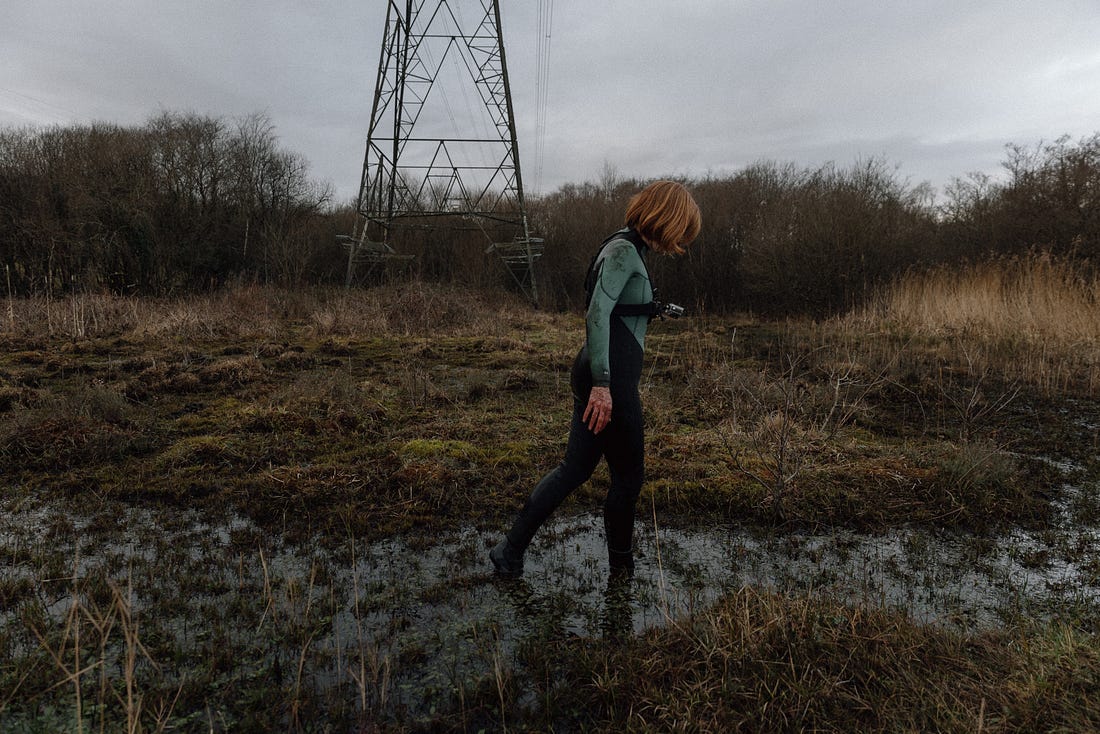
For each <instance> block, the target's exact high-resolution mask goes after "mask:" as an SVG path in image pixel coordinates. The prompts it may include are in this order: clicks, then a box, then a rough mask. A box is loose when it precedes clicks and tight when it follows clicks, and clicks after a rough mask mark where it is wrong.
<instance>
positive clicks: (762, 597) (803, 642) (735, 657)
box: [528, 588, 1100, 732]
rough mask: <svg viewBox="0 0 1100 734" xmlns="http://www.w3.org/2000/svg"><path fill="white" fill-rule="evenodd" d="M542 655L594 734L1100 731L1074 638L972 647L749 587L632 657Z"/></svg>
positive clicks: (1026, 635) (595, 645) (880, 618)
mask: <svg viewBox="0 0 1100 734" xmlns="http://www.w3.org/2000/svg"><path fill="white" fill-rule="evenodd" d="M1021 639H1026V641H1027V642H1026V643H1024V644H1021ZM538 653H539V651H537V650H536V651H534V654H532V656H531V659H529V660H528V664H529V665H531V666H532V667H535V668H536V670H538V669H549V670H552V671H554V675H555V677H556V679H557V680H560V681H562V683H561V684H560V686H559V687H557V688H555V690H554V691H553V692H552V694H550V695H551V696H552V697H553V699H554V711H555V712H556V713H558V714H561V713H562V712H568V713H567V714H566V716H567V717H568V718H567V719H566V720H567V721H569V722H570V723H571V725H572V726H576V727H578V728H583V729H585V730H591V731H638V732H641V731H865V732H878V731H945V732H947V731H952V732H954V731H958V732H962V731H971V732H972V731H999V732H1008V731H1012V732H1030V731H1092V730H1094V729H1095V728H1096V727H1097V726H1100V706H1098V705H1097V701H1096V699H1095V690H1096V688H1095V685H1096V680H1097V678H1096V676H1097V674H1098V671H1100V653H1098V651H1097V649H1096V646H1095V642H1094V639H1093V637H1092V636H1091V635H1089V634H1086V633H1082V632H1080V631H1077V630H1075V629H1074V628H1073V627H1071V626H1068V625H1060V624H1055V625H1051V626H1049V627H1042V626H1034V627H1031V628H1027V629H1018V630H1005V631H994V632H987V633H981V634H964V633H959V632H955V631H951V630H948V629H943V628H937V627H932V626H925V625H918V624H915V623H913V622H912V621H910V620H908V619H906V618H905V617H904V616H901V615H898V614H897V613H892V612H888V611H884V610H881V609H877V608H874V607H870V606H863V605H859V604H856V605H852V604H845V603H840V602H837V601H832V600H829V599H825V598H814V597H795V598H792V597H787V596H783V595H778V594H773V593H768V592H761V591H756V590H753V589H749V588H744V589H740V590H738V591H735V592H732V593H731V594H729V595H728V596H727V597H726V598H724V599H723V600H722V601H720V602H719V603H718V604H716V605H715V606H713V607H712V608H709V609H707V610H706V611H704V612H702V613H700V614H697V615H695V616H692V617H688V618H685V619H679V620H675V621H673V622H672V623H671V624H669V625H668V626H666V627H664V628H662V629H656V630H653V631H651V632H649V633H647V634H646V635H645V636H644V637H642V638H640V639H637V640H635V641H634V642H633V643H630V644H608V643H607V642H603V641H598V640H588V639H578V640H574V641H571V643H570V645H569V650H568V653H567V654H561V652H560V651H557V652H556V653H551V654H538ZM555 721H556V722H558V723H559V724H560V722H561V721H562V720H561V719H560V718H558V719H555ZM547 723H548V722H547Z"/></svg>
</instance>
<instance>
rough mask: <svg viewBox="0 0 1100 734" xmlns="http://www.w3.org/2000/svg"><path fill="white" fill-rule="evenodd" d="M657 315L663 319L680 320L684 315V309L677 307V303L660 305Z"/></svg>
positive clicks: (658, 305)
mask: <svg viewBox="0 0 1100 734" xmlns="http://www.w3.org/2000/svg"><path fill="white" fill-rule="evenodd" d="M657 315H658V316H660V317H661V318H665V317H668V318H670V319H678V318H680V317H681V316H683V315H684V307H683V306H677V305H676V304H675V303H659V302H658V304H657Z"/></svg>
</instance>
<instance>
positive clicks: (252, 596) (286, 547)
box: [0, 487, 1100, 712]
mask: <svg viewBox="0 0 1100 734" xmlns="http://www.w3.org/2000/svg"><path fill="white" fill-rule="evenodd" d="M1081 491H1095V487H1091V488H1087V489H1086V488H1081V487H1077V488H1072V487H1070V488H1066V489H1065V491H1064V492H1063V493H1062V494H1063V504H1061V505H1059V508H1058V513H1057V516H1058V522H1059V523H1061V525H1060V527H1058V528H1057V530H1056V531H1051V530H1046V531H1043V532H1029V531H1023V530H1014V531H1012V532H1010V533H1007V534H1006V535H1003V536H1001V537H996V538H992V539H989V538H976V537H974V536H970V535H966V534H951V533H943V532H935V531H930V530H926V529H919V528H902V529H898V530H893V531H891V532H888V533H884V534H881V535H864V534H858V533H852V532H849V531H842V530H841V531H833V532H828V533H820V534H804V533H785V534H762V533H754V532H750V531H747V530H745V529H743V528H740V527H737V526H712V527H706V528H691V529H688V528H673V527H664V526H661V525H660V524H658V525H656V526H655V525H654V523H653V520H652V518H650V520H649V521H648V522H646V521H644V519H640V521H639V524H638V527H637V532H636V541H637V547H638V554H637V570H636V573H635V576H634V578H633V579H632V580H631V581H630V582H628V583H626V584H622V583H609V580H608V576H607V565H606V563H607V562H606V552H605V549H604V540H603V528H602V521H601V519H600V518H599V517H598V516H596V515H579V516H577V515H574V516H571V517H565V516H563V517H561V518H559V519H556V520H555V521H553V522H552V523H551V524H549V525H548V526H547V527H545V528H543V530H542V531H541V532H540V533H539V535H538V536H537V537H536V540H535V542H534V544H533V545H532V547H531V549H530V550H529V552H528V554H527V558H526V573H525V574H524V576H523V577H522V579H520V580H516V581H504V580H499V579H496V578H494V577H493V576H492V574H491V573H490V568H491V566H490V564H489V562H488V559H487V550H488V548H489V546H491V545H492V544H493V543H495V542H496V540H497V536H496V535H495V534H486V533H483V532H479V531H477V530H474V529H468V530H466V531H463V532H460V533H457V534H454V535H451V536H448V537H446V538H439V539H425V538H411V539H388V540H384V541H381V542H377V543H372V544H361V543H355V542H353V541H351V540H350V539H349V540H347V541H344V542H342V543H335V544H329V547H328V548H322V547H320V546H317V547H304V546H300V545H290V544H288V543H285V542H282V541H280V540H279V539H278V538H277V537H272V536H271V534H270V533H267V532H264V531H261V530H260V529H259V528H257V527H255V526H254V525H253V524H252V523H251V522H250V521H248V520H247V519H245V518H241V517H238V516H233V515H224V516H221V517H212V516H211V515H210V514H209V513H201V512H197V511H186V512H181V511H178V510H167V509H149V508H138V507H124V506H117V505H112V506H108V505H104V506H102V507H100V508H98V509H97V510H95V511H87V512H83V513H82V512H80V511H74V510H73V509H72V508H68V509H66V510H65V511H64V512H61V511H60V508H58V507H51V506H48V505H40V506H37V507H30V506H28V505H27V504H23V505H18V504H16V503H14V502H12V501H5V502H3V503H0V551H3V552H2V554H0V558H2V559H3V562H2V564H0V583H2V584H5V585H7V586H8V587H9V588H10V587H13V586H15V585H17V584H18V583H19V582H20V580H23V579H28V580H30V581H31V583H32V585H33V593H32V594H28V595H25V596H24V598H23V599H22V600H21V601H20V602H19V603H18V604H12V605H9V607H8V608H7V609H4V610H0V622H2V624H3V625H5V626H13V627H14V626H18V625H19V623H20V622H19V619H20V616H19V608H20V606H21V605H26V604H35V603H39V604H41V605H42V606H43V608H44V609H46V610H47V613H48V614H50V615H52V616H54V617H55V618H58V619H60V618H61V617H62V616H64V614H65V612H66V610H67V609H69V607H70V606H71V599H72V596H73V593H72V590H73V588H74V587H75V586H77V585H79V583H80V581H79V580H80V579H88V578H93V577H96V578H103V579H106V578H109V579H112V580H113V581H114V583H115V584H116V585H117V586H118V587H124V588H126V589H127V590H128V593H130V594H131V595H132V596H131V598H132V600H133V609H134V610H135V614H136V616H137V617H138V618H142V619H144V620H145V621H144V623H145V625H146V627H145V628H146V629H150V628H151V629H154V630H156V634H158V635H164V634H170V635H171V636H172V637H173V638H175V641H176V644H177V646H178V648H179V649H180V650H188V651H190V650H197V651H203V650H206V651H207V652H205V653H202V654H207V655H209V654H211V653H210V652H209V651H210V650H212V649H216V648H211V647H209V646H210V645H211V644H212V643H210V640H211V639H217V640H218V643H217V644H218V645H221V646H225V647H228V648H230V649H233V650H237V651H239V653H238V654H239V655H240V657H241V665H242V668H243V669H242V670H240V671H236V672H237V674H240V675H247V674H257V672H258V671H259V672H262V671H267V670H269V669H278V670H279V671H280V676H281V675H282V674H283V672H282V671H293V674H294V676H295V681H296V683H295V684H296V685H300V686H307V687H309V688H311V689H313V690H316V691H322V692H324V691H328V692H333V691H336V692H337V694H336V695H340V696H343V697H345V698H347V697H349V696H350V697H356V696H357V697H358V698H359V699H360V701H359V704H360V705H362V706H364V707H366V706H369V707H371V708H372V709H373V710H376V711H381V712H392V711H404V712H418V711H420V712H426V711H428V710H430V708H431V706H433V705H436V704H437V703H439V702H443V701H453V700H454V699H455V697H456V696H459V697H461V696H462V695H464V692H465V691H469V690H470V689H471V688H472V687H474V686H476V685H477V683H478V681H480V680H484V679H485V678H486V676H493V675H497V674H498V673H500V671H503V670H508V669H510V668H511V666H512V662H513V658H514V655H515V653H516V650H517V649H518V648H519V646H521V645H524V644H552V643H553V641H554V640H561V639H564V638H568V637H570V636H576V635H582V636H600V635H623V634H629V633H630V632H640V631H642V630H645V629H647V628H650V627H654V626H659V625H662V624H664V623H666V621H667V620H668V619H670V618H680V617H683V616H684V615H687V614H691V613H692V612H693V611H695V610H699V609H701V608H703V607H705V606H707V605H708V604H710V603H712V602H713V601H715V600H716V599H718V598H719V597H720V596H721V595H722V594H724V593H726V592H728V591H730V590H734V589H738V588H741V587H743V586H750V587H755V588H764V589H770V590H776V591H779V592H781V593H790V594H796V595H804V594H816V595H822V596H828V597H831V598H835V599H839V600H842V601H844V602H846V603H853V604H867V605H873V606H880V607H886V608H890V609H897V610H902V611H903V612H904V613H906V614H908V615H909V616H911V617H912V618H914V619H915V620H918V621H921V622H926V623H930V624H943V625H950V626H958V627H962V628H965V629H975V628H983V627H991V626H992V627H995V626H999V625H1002V624H1005V623H1007V622H1010V621H1011V620H1013V619H1015V618H1018V617H1019V616H1021V615H1023V616H1027V617H1035V616H1039V617H1042V616H1050V615H1053V616H1057V615H1059V614H1061V613H1062V612H1063V610H1066V609H1073V610H1074V613H1075V614H1079V613H1080V610H1081V609H1082V608H1084V609H1087V610H1090V614H1091V615H1092V618H1095V617H1096V609H1098V608H1100V573H1098V572H1097V569H1098V568H1100V533H1098V531H1097V528H1095V527H1087V528H1086V527H1078V528H1070V527H1067V526H1066V523H1068V518H1069V515H1068V513H1067V512H1066V511H1065V505H1064V503H1065V501H1068V499H1071V498H1072V494H1073V493H1074V492H1081ZM74 578H76V579H78V581H77V582H74V581H73V579H74ZM13 639H15V640H16V641H15V642H14V643H12V644H11V648H10V650H9V653H11V654H13V655H14V654H21V653H25V654H30V653H31V652H32V651H33V649H34V647H35V644H36V643H35V641H34V640H33V639H32V638H31V637H30V636H29V635H26V636H22V637H20V636H19V635H13ZM19 640H21V641H19ZM195 654H196V655H198V654H199V653H195ZM179 657H180V658H181V659H183V660H186V659H188V656H187V654H184V653H181V654H180V656H179ZM188 664H191V665H200V664H201V661H200V660H192V662H190V663H181V665H188ZM185 674H186V671H184V670H181V671H179V675H185ZM288 675H289V673H288ZM364 681H366V682H364Z"/></svg>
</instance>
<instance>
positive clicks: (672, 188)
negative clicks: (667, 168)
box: [626, 181, 703, 255]
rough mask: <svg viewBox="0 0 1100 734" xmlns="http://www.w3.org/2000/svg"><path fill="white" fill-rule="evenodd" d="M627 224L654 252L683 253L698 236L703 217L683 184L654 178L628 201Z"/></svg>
mask: <svg viewBox="0 0 1100 734" xmlns="http://www.w3.org/2000/svg"><path fill="white" fill-rule="evenodd" d="M626 225H627V226H628V227H631V228H632V229H634V231H636V232H637V233H638V234H640V235H641V236H642V237H643V238H644V239H645V241H646V242H647V243H649V246H650V247H652V248H653V249H654V250H656V251H657V252H660V253H662V254H665V255H671V254H673V253H676V254H683V252H684V248H686V247H687V246H688V245H690V244H691V243H692V242H693V241H694V240H695V238H696V237H698V236H699V230H700V229H701V228H702V226H703V218H702V216H701V215H700V214H699V205H698V204H696V203H695V199H693V198H691V194H689V193H688V190H687V189H686V188H684V187H683V185H681V184H678V183H676V182H675V181H655V182H654V183H651V184H650V185H649V186H646V187H645V188H644V189H642V190H641V191H639V192H638V193H637V194H635V195H634V197H633V198H632V199H631V200H630V203H629V204H627V206H626Z"/></svg>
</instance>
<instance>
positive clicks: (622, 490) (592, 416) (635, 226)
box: [489, 181, 702, 576]
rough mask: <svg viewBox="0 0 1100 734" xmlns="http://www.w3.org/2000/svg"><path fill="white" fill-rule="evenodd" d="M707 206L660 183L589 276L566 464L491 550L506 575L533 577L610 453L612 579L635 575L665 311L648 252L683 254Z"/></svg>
mask: <svg viewBox="0 0 1100 734" xmlns="http://www.w3.org/2000/svg"><path fill="white" fill-rule="evenodd" d="M701 224H702V219H701V217H700V215H699V207H698V206H697V205H696V203H695V200H694V199H692V198H691V194H690V193H688V191H687V189H685V188H684V187H683V186H682V185H680V184H678V183H675V182H673V181H657V182H656V183H653V184H650V185H649V186H647V187H646V188H645V189H644V190H642V191H641V192H640V193H638V194H637V195H635V196H634V197H633V198H632V199H631V200H630V203H629V204H628V205H627V209H626V228H625V229H623V230H620V231H619V232H616V233H615V234H614V235H612V236H611V237H610V238H609V239H608V240H607V241H606V242H605V243H604V246H603V247H602V249H601V250H600V253H599V254H598V255H597V257H596V260H595V261H594V263H593V266H592V269H591V270H590V272H589V277H588V280H587V281H586V288H587V290H588V291H589V294H588V296H589V303H588V313H587V318H586V331H587V334H586V337H587V338H586V339H585V343H584V346H583V347H582V348H581V350H580V353H579V354H577V358H576V359H575V360H574V361H573V370H572V373H571V375H570V384H571V385H572V388H573V419H572V423H571V425H570V427H569V444H568V447H567V448H566V450H565V460H564V461H562V463H561V464H559V465H558V466H557V468H555V469H554V470H553V471H551V472H550V473H549V474H547V475H546V476H545V477H543V478H542V481H540V482H539V483H538V485H537V486H536V487H535V489H534V491H533V492H531V496H530V498H528V500H527V503H526V504H525V505H524V507H523V509H522V510H521V511H520V513H519V516H518V517H517V518H516V520H515V522H514V523H513V524H512V528H511V530H509V531H508V533H507V534H506V535H505V537H504V540H502V541H501V542H500V543H499V544H497V545H496V546H495V547H494V548H493V549H492V550H491V551H489V558H490V559H491V560H492V562H493V566H494V567H495V568H496V572H497V573H498V574H500V575H502V576H518V575H520V574H521V573H523V553H524V551H525V550H526V549H527V546H528V544H530V542H531V538H532V537H533V536H534V534H535V532H536V531H537V530H538V529H539V527H540V526H541V525H542V524H543V522H545V521H546V519H547V518H548V517H549V516H550V514H551V513H552V512H553V511H554V510H555V509H556V508H557V506H558V505H560V504H561V503H562V501H563V500H564V499H565V498H566V497H567V496H569V494H570V493H571V492H572V491H573V490H574V489H576V488H577V487H579V486H580V485H581V484H583V483H584V482H585V481H587V480H588V478H589V477H590V476H591V475H592V472H593V471H594V470H595V468H596V465H597V464H598V463H599V461H600V457H601V456H603V457H604V458H606V459H607V466H608V470H609V473H610V475H611V489H610V490H608V493H607V498H606V500H605V501H604V529H605V530H606V532H607V551H608V562H609V564H610V568H611V572H612V574H620V573H626V574H629V573H632V572H633V570H634V553H633V537H634V504H635V502H637V500H638V494H639V493H640V492H641V490H642V480H643V477H644V463H645V456H644V453H643V435H642V403H641V399H640V398H639V396H638V380H639V378H640V377H641V374H642V353H643V349H644V347H645V333H646V328H647V326H648V325H649V320H650V319H651V318H652V317H653V315H655V313H656V307H655V304H654V302H653V288H652V286H651V284H650V282H649V273H648V272H647V271H646V266H645V259H644V256H645V253H646V251H647V250H653V251H654V252H657V253H659V254H662V255H673V254H682V253H683V252H684V248H686V247H687V246H688V245H689V244H691V243H692V242H693V241H694V240H695V238H696V237H697V236H698V235H699V230H700V227H701Z"/></svg>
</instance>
